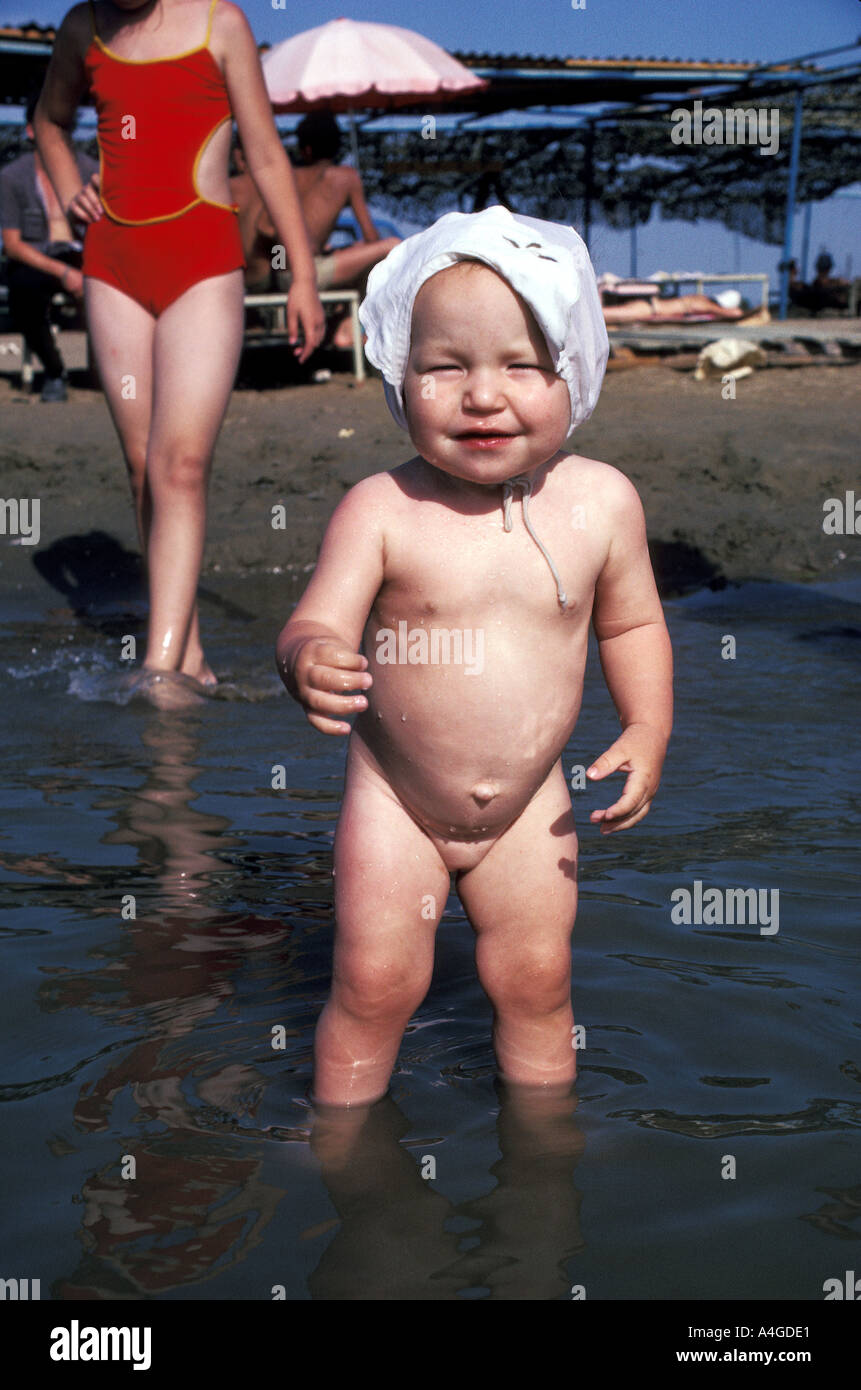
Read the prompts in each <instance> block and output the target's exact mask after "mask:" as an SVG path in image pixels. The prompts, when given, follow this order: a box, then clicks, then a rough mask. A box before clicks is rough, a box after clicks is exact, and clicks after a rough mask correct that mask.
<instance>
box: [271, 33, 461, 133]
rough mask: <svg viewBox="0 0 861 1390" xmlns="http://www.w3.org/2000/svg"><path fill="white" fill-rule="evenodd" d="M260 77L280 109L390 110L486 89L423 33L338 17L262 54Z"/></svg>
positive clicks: (449, 98)
mask: <svg viewBox="0 0 861 1390" xmlns="http://www.w3.org/2000/svg"><path fill="white" fill-rule="evenodd" d="M263 75H264V77H265V79H266V87H267V90H268V92H269V97H270V100H271V102H272V105H273V106H274V107H275V109H276V110H277V111H313V110H314V109H315V108H321V107H325V108H327V109H328V110H330V111H351V110H356V109H358V108H363V107H373V108H375V109H377V110H392V109H394V108H395V107H398V106H415V105H417V104H418V103H419V102H423V101H427V102H430V101H447V100H451V99H453V98H456V97H457V96H458V95H459V94H460V93H462V92H476V91H479V90H480V89H481V88H482V87H486V86H487V83H486V82H485V81H484V80H483V79H482V78H480V77H476V76H475V73H472V72H470V70H469V68H465V67H464V66H463V64H462V63H459V62H458V61H457V59H455V58H452V56H451V55H450V54H449V53H446V51H445V49H444V48H440V46H439V44H436V43H432V42H431V40H430V39H426V38H425V37H424V35H423V34H417V33H415V32H414V30H412V29H400V28H398V27H397V26H396V25H393V24H370V23H364V22H362V23H360V22H359V21H357V20H354V19H333V20H330V22H329V23H328V24H321V25H320V26H319V27H318V28H316V29H306V30H305V31H304V33H301V34H296V35H295V36H294V37H293V38H292V39H285V40H284V42H283V43H279V44H276V46H275V47H274V48H272V49H270V51H269V52H268V53H266V54H265V55H264V57H263Z"/></svg>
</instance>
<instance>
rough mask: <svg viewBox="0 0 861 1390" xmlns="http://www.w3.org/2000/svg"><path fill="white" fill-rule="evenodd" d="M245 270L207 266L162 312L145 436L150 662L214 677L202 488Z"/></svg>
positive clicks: (236, 341)
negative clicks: (201, 595) (203, 584)
mask: <svg viewBox="0 0 861 1390" xmlns="http://www.w3.org/2000/svg"><path fill="white" fill-rule="evenodd" d="M242 305H243V283H242V272H241V270H231V271H229V272H228V273H227V274H226V275H215V276H211V277H210V278H208V279H206V280H200V281H198V283H197V284H196V285H193V286H192V287H191V288H190V289H188V290H186V292H185V294H182V295H180V297H179V299H177V300H175V301H174V303H173V304H171V305H170V307H169V308H168V309H165V311H164V313H163V314H162V315H161V316H160V317H159V318H158V319H157V320H156V324H155V333H154V340H153V411H152V421H151V425H150V432H149V440H148V446H147V463H146V468H147V478H148V481H149V487H150V494H151V497H152V525H151V527H150V535H149V557H148V558H149V573H150V625H149V642H148V645H147V656H146V664H147V666H148V667H150V669H152V670H158V671H182V672H184V673H185V674H186V675H190V676H193V677H194V678H195V679H196V680H203V681H206V680H211V679H212V673H211V671H210V670H209V667H208V666H207V664H206V660H205V658H204V655H203V649H202V647H201V645H200V637H199V632H198V628H197V622H196V616H195V599H196V593H197V581H198V576H199V574H200V566H201V562H202V559H203V546H204V540H205V536H206V492H207V486H208V482H209V471H210V466H211V463H212V455H213V452H214V449H215V443H216V440H217V438H218V432H219V430H220V428H221V423H222V420H223V419H224V414H225V411H226V410H227V404H228V401H229V399H230V393H231V391H232V389H233V383H234V380H235V377H236V368H237V365H238V363H239V356H240V353H241V351H242V338H243V331H244V320H243V312H242Z"/></svg>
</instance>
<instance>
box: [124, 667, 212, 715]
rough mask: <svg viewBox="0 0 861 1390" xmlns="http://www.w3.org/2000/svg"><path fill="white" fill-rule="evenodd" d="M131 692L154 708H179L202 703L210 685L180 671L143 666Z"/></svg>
mask: <svg viewBox="0 0 861 1390" xmlns="http://www.w3.org/2000/svg"><path fill="white" fill-rule="evenodd" d="M132 692H133V694H134V695H135V696H139V697H140V698H141V699H144V700H146V701H147V703H148V704H150V705H154V706H155V707H156V709H164V710H179V709H191V708H193V707H194V706H195V705H202V704H204V703H205V701H206V698H207V695H208V694H209V693H210V687H207V686H206V685H204V684H203V682H202V681H197V680H195V679H194V678H193V677H192V676H187V675H185V674H184V673H183V672H182V671H159V670H157V669H156V668H155V667H153V666H144V667H143V669H142V670H141V671H140V673H139V674H138V675H137V676H136V677H135V679H134V680H133V682H132Z"/></svg>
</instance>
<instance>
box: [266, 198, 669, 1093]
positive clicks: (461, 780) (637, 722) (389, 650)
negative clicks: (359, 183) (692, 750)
mask: <svg viewBox="0 0 861 1390" xmlns="http://www.w3.org/2000/svg"><path fill="white" fill-rule="evenodd" d="M362 322H363V325H364V327H365V330H366V332H367V335H368V343H367V353H368V356H369V358H370V359H371V361H372V362H374V363H375V365H377V366H378V367H379V368H380V370H381V371H382V373H383V377H384V380H385V392H386V399H387V401H388V403H389V407H390V409H391V410H392V413H393V415H394V417H395V419H396V421H397V422H398V424H399V425H401V426H402V427H403V428H405V429H407V430H408V431H409V434H410V437H411V439H412V442H413V444H414V445H415V448H416V451H417V452H416V455H415V457H414V458H412V459H410V460H409V462H407V463H404V464H402V465H401V466H400V467H399V468H394V469H392V470H391V471H390V472H387V473H377V474H375V475H374V476H373V477H370V478H366V479H364V481H362V482H360V483H359V484H358V485H357V486H356V487H354V488H353V489H352V490H351V491H350V492H349V493H348V494H347V496H346V497H345V498H344V500H343V501H342V502H341V503H340V505H339V506H338V508H337V509H336V511H335V513H334V515H333V516H332V519H331V522H330V523H329V527H328V529H327V531H326V535H325V538H324V541H323V545H322V549H321V551H320V556H319V560H318V563H317V567H316V570H315V572H314V575H313V577H312V579H311V581H310V583H309V585H308V588H307V589H306V591H305V593H304V595H303V596H302V598H301V600H300V602H299V604H298V605H297V607H296V609H295V612H294V613H293V616H292V617H291V619H290V621H289V622H288V623H287V625H286V627H285V628H284V630H283V632H282V633H281V636H280V638H279V641H278V663H279V670H280V672H281V676H282V679H283V681H284V683H285V685H286V686H287V689H288V690H289V691H290V692H291V694H292V695H294V696H295V698H296V699H297V700H298V701H299V702H300V704H301V705H302V706H303V708H304V709H305V711H306V714H307V716H308V719H309V721H310V723H311V724H313V726H314V727H315V728H316V729H319V730H320V731H321V732H322V733H327V734H349V733H351V729H350V725H349V724H348V723H347V722H346V719H347V716H348V715H351V714H355V715H357V716H358V717H357V719H356V721H355V726H354V727H353V729H352V733H351V738H350V745H349V750H348V758H347V774H346V786H345V792H344V801H343V805H342V809H341V815H340V819H339V822H338V829H337V834H336V837H335V907H336V917H337V927H336V933H335V952H334V972H333V983H332V992H331V995H330V998H329V1000H328V1002H327V1004H326V1007H325V1008H324V1010H323V1013H322V1015H321V1018H320V1022H319V1024H318V1028H317V1034H316V1039H315V1079H314V1094H315V1098H316V1099H317V1100H318V1101H320V1102H322V1103H329V1104H334V1105H350V1104H360V1103H363V1102H367V1101H371V1100H374V1099H376V1098H377V1097H379V1096H381V1095H382V1094H383V1093H384V1092H385V1090H386V1087H387V1086H388V1082H389V1077H390V1075H391V1071H392V1067H393V1066H394V1062H395V1059H396V1056H397V1052H398V1047H399V1045H400V1041H401V1037H402V1035H403V1031H404V1028H405V1027H406V1024H407V1022H408V1021H409V1018H410V1016H411V1015H412V1014H413V1013H414V1012H415V1010H416V1009H417V1008H418V1007H419V1005H420V1004H421V1002H422V1000H423V999H424V996H425V994H426V992H427V989H428V986H429V984H430V979H431V972H432V968H433V956H434V935H435V932H436V928H437V925H438V923H439V920H440V917H441V915H442V912H443V910H444V908H445V903H446V898H447V896H448V892H449V875H450V874H452V873H454V875H455V883H456V887H457V892H458V894H459V896H460V899H461V902H462V903H463V906H464V908H465V910H466V913H467V916H468V917H469V920H470V922H471V924H472V927H473V929H474V931H475V934H476V963H477V967H478V974H479V979H480V981H481V983H482V985H483V987H484V989H485V990H486V992H487V994H488V996H489V998H490V1000H491V1003H492V1005H493V1010H494V1027H493V1041H494V1047H495V1050H496V1056H497V1060H498V1063H499V1066H500V1070H501V1072H502V1074H503V1076H504V1077H505V1078H507V1079H508V1080H509V1081H514V1082H520V1083H525V1084H547V1083H560V1082H561V1083H570V1082H571V1081H572V1080H573V1077H574V1075H575V1061H574V1053H573V1051H572V1046H571V1033H572V1025H573V1017H572V1012H571V1002H570V989H571V945H570V943H571V933H572V929H573V925H574V917H575V913H576V907H577V836H576V833H575V828H574V815H573V812H572V809H571V799H570V795H569V791H568V786H567V783H566V780H565V775H564V773H563V769H562V763H561V757H560V755H561V753H562V750H563V749H564V747H565V744H566V743H567V741H568V738H569V737H570V735H571V732H572V730H573V728H574V725H575V723H576V720H577V715H578V712H579V709H580V701H581V697H582V691H583V676H584V668H585V664H586V652H587V641H588V631H589V621H590V618H591V620H592V623H593V626H594V630H595V634H596V637H597V639H598V647H599V651H600V656H601V664H602V667H603V671H604V676H605V679H606V681H607V685H608V688H609V690H610V694H611V695H612V697H613V700H614V702H615V705H616V708H617V710H618V713H619V718H620V721H621V724H622V733H621V735H620V737H619V738H618V739H616V741H615V742H614V743H613V744H612V745H611V747H610V748H608V749H607V750H606V751H605V752H604V753H602V754H601V756H600V757H599V758H597V759H596V761H595V762H594V763H593V764H592V766H591V767H590V768H589V769H588V775H589V776H590V777H591V778H592V779H594V780H600V779H601V778H604V777H606V776H608V774H610V773H612V772H615V771H623V772H626V773H627V774H628V777H627V780H626V782H625V786H624V789H623V791H622V793H621V795H620V797H619V798H618V800H616V801H615V802H614V803H613V804H612V805H611V806H609V807H607V808H605V809H603V810H597V811H593V812H592V816H591V819H592V821H594V822H597V823H599V825H600V828H601V831H602V833H612V832H614V831H617V830H624V829H627V828H628V827H629V826H632V825H635V824H636V823H637V821H639V820H642V818H643V816H645V815H646V813H647V811H648V809H649V806H650V804H651V800H652V797H653V796H654V794H655V791H656V789H657V786H658V782H659V779H660V773H661V766H662V763H663V760H664V754H665V751H666V746H667V741H668V739H669V735H670V728H671V718H672V715H671V710H672V688H671V684H672V673H671V664H672V661H671V652H670V643H669V637H668V635H667V630H666V625H665V623H664V618H663V614H662V611H661V604H660V601H659V599H658V594H657V590H656V587H655V581H654V577H653V574H652V569H651V565H650V562H649V555H648V550H647V547H646V530H645V524H644V519H643V511H642V507H641V505H640V501H639V498H638V496H637V493H636V491H635V489H634V488H633V486H632V485H631V483H629V482H628V480H627V479H626V478H625V477H624V476H623V475H622V474H621V473H619V472H617V471H616V469H614V468H611V467H609V466H608V465H607V464H604V463H598V462H597V461H595V460H594V459H587V458H581V457H578V456H577V455H576V454H567V453H564V452H562V450H561V449H560V445H561V444H562V443H563V441H564V440H565V439H566V437H567V436H568V435H569V434H570V433H571V431H572V430H573V429H574V428H575V427H576V425H578V424H580V423H581V422H582V421H583V420H585V419H587V418H588V416H589V415H590V414H591V412H592V410H593V408H594V406H595V403H596V401H597V399H598V393H599V391H600V387H601V380H602V378H603V373H604V368H605V366H606V361H607V352H608V345H607V335H606V330H605V328H604V321H603V317H602V314H601V307H600V303H599V300H598V293H597V288H596V285H595V277H594V272H593V270H592V266H591V263H590V261H589V257H588V254H587V252H586V248H585V247H584V245H583V243H582V241H581V240H580V238H579V237H578V236H577V234H576V233H575V232H574V231H573V230H572V229H570V228H568V227H561V226H557V225H555V224H553V223H548V222H541V221H538V220H537V219H533V218H525V217H513V216H512V215H511V213H509V212H508V211H507V210H506V209H504V208H499V207H495V208H489V209H487V210H486V211H484V212H480V213H475V214H462V213H450V214H448V215H447V216H446V217H443V218H441V219H440V221H439V222H437V223H436V224H435V225H434V226H433V227H431V228H429V229H428V230H427V231H425V232H421V233H419V234H418V235H416V236H413V237H410V238H409V239H408V240H406V241H404V242H403V243H402V244H401V245H400V246H398V247H396V248H395V249H394V250H393V251H392V252H391V253H390V255H389V256H388V258H387V259H386V260H385V261H384V262H383V263H382V264H381V265H379V266H377V267H376V268H375V269H374V271H373V272H372V274H371V277H370V280H369V284H368V297H367V299H366V301H365V303H364V305H363V307H362ZM360 645H362V646H363V647H364V651H365V655H360V653H359V648H360ZM357 692H359V693H357Z"/></svg>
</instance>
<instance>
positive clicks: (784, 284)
mask: <svg viewBox="0 0 861 1390" xmlns="http://www.w3.org/2000/svg"><path fill="white" fill-rule="evenodd" d="M803 106H804V97H803V95H802V92H801V88H800V87H799V89H798V91H797V92H796V93H795V117H794V120H793V123H792V149H791V151H790V155H789V187H788V189H787V192H786V222H785V224H784V229H783V270H782V271H781V272H780V314H779V316H780V318H781V319H785V318H786V311H787V308H788V307H789V262H790V259H791V257H792V223H793V219H794V217H795V190H796V188H797V187H798V165H799V161H800V156H801V125H802V120H803Z"/></svg>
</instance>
